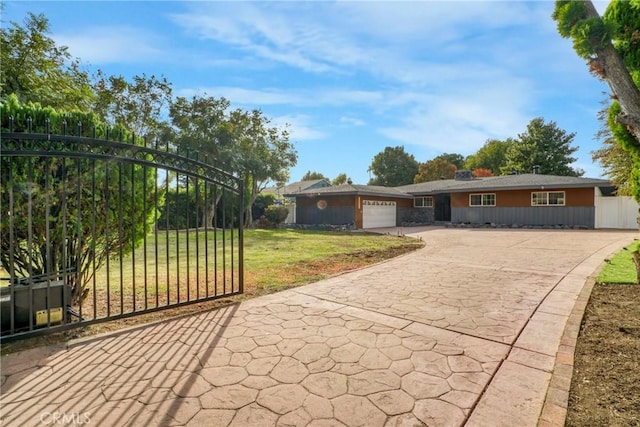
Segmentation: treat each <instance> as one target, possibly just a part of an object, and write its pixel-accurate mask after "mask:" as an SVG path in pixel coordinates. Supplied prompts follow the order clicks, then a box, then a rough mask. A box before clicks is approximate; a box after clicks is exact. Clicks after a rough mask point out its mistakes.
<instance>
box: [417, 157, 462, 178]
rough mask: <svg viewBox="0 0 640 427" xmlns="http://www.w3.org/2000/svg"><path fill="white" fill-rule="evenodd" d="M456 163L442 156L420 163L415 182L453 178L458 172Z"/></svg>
mask: <svg viewBox="0 0 640 427" xmlns="http://www.w3.org/2000/svg"><path fill="white" fill-rule="evenodd" d="M457 169H458V168H456V165H454V164H453V163H450V162H448V161H446V160H445V159H443V158H441V157H436V158H435V159H432V160H429V161H427V162H425V163H420V165H419V166H418V173H417V174H416V175H415V177H414V179H413V182H414V184H417V183H419V182H428V181H437V180H439V179H452V178H453V177H454V176H455V174H456V170H457Z"/></svg>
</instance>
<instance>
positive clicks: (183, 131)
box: [169, 96, 297, 226]
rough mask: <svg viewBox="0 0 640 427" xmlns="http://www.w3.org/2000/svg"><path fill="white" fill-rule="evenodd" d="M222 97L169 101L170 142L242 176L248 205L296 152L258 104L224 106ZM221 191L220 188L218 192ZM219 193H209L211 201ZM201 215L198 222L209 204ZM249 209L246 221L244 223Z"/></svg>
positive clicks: (280, 175) (280, 177) (284, 173)
mask: <svg viewBox="0 0 640 427" xmlns="http://www.w3.org/2000/svg"><path fill="white" fill-rule="evenodd" d="M229 107H230V103H229V101H228V100H226V99H225V98H215V97H209V96H194V97H193V98H191V99H186V98H183V97H179V98H177V99H176V101H175V102H174V103H172V105H171V107H170V112H169V114H170V117H171V120H172V124H173V126H174V127H175V132H176V137H175V143H176V144H177V145H178V147H180V149H182V150H183V152H184V153H185V154H186V155H191V156H195V155H196V154H197V155H198V156H199V158H200V160H204V161H206V162H208V163H212V164H214V165H216V166H218V167H219V168H220V169H223V170H225V171H230V172H233V173H234V174H236V175H237V176H239V177H240V178H242V179H243V180H244V182H245V187H246V190H247V193H246V194H245V197H244V200H245V207H246V208H248V207H250V206H251V205H252V204H253V202H254V201H255V198H256V197H257V195H258V194H259V193H260V191H262V190H263V189H264V188H265V187H266V185H267V184H268V183H269V182H286V181H287V180H288V174H289V169H290V168H291V167H293V166H295V164H296V162H297V153H296V151H295V148H294V146H293V145H292V144H291V143H290V142H289V134H288V132H287V130H286V129H284V130H282V129H279V128H277V127H274V126H270V120H269V119H268V118H267V117H265V116H264V115H263V113H262V112H261V111H259V110H253V111H244V110H241V109H236V110H233V111H229ZM218 194H219V195H221V193H218ZM218 200H219V197H216V198H213V203H214V204H217V202H218ZM206 211H207V216H204V215H203V216H202V218H203V221H204V222H205V223H204V224H203V225H205V226H208V225H211V224H212V220H213V215H214V212H215V206H211V207H208V209H207V210H206ZM251 221H252V217H251V214H250V211H248V215H247V218H246V223H247V224H250V223H251Z"/></svg>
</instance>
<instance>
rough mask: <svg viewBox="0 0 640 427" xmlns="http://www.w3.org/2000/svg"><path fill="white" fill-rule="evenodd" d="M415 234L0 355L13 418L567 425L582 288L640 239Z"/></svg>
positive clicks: (6, 411) (622, 235) (5, 421)
mask: <svg viewBox="0 0 640 427" xmlns="http://www.w3.org/2000/svg"><path fill="white" fill-rule="evenodd" d="M389 231H390V232H392V233H396V232H397V230H395V229H394V230H389ZM405 231H406V232H413V234H414V235H415V236H416V237H418V238H421V239H423V240H424V241H425V243H426V246H425V248H424V249H421V250H419V251H417V252H414V253H411V254H408V255H405V256H402V257H399V258H396V259H393V260H390V261H387V262H384V263H381V264H378V265H376V266H373V267H370V268H365V269H362V270H359V271H355V272H352V273H349V274H345V275H341V276H337V277H334V278H331V279H328V280H324V281H321V282H318V283H314V284H311V285H308V286H304V287H300V288H296V289H292V290H289V291H285V292H281V293H278V294H274V295H269V296H266V297H261V298H256V299H253V300H250V301H247V302H243V303H242V304H237V305H234V306H230V307H226V308H224V309H220V310H217V311H212V312H209V313H204V314H200V315H196V316H189V317H186V318H182V319H175V320H169V321H166V322H162V323H157V324H153V325H146V326H143V327H138V328H135V329H131V330H127V331H124V332H121V333H118V334H109V335H104V336H100V337H97V338H93V339H90V340H84V341H80V342H75V343H72V344H71V345H68V346H58V347H46V348H41V349H36V350H30V351H26V352H23V353H20V354H13V355H9V356H5V357H3V358H2V388H1V392H2V396H1V401H0V403H1V409H0V410H1V411H2V412H1V415H0V418H1V421H2V425H6V426H9V425H12V426H13V425H15V426H28V425H33V426H39V425H54V424H60V422H61V421H65V420H66V423H67V424H71V423H72V422H75V423H76V424H90V425H100V426H137V425H188V426H200V425H201V426H228V425H233V426H272V425H274V426H275V425H282V426H298V425H299V426H343V425H346V426H419V425H429V426H431V425H434V426H460V425H469V426H480V425H482V426H484V425H486V426H497V425H505V426H507V425H509V426H512V425H519V426H527V425H528V426H535V425H562V424H563V422H564V412H563V411H564V410H565V408H566V399H567V396H568V382H569V381H570V377H571V367H572V357H573V347H574V346H575V339H576V335H577V328H578V326H579V323H580V317H581V315H582V310H583V309H584V305H585V304H586V299H587V297H588V291H589V288H588V287H586V288H585V282H587V283H588V280H587V279H588V277H589V276H590V275H591V274H592V273H593V272H594V270H595V269H596V268H597V267H598V266H599V265H600V264H601V263H602V261H603V259H604V258H605V257H607V256H609V255H610V254H611V253H613V252H615V251H616V250H618V249H619V248H621V247H622V246H623V245H626V244H627V243H629V242H630V241H631V240H632V239H633V238H634V237H637V233H632V232H616V231H561V230H476V229H442V228H428V229H422V230H416V229H406V230H405ZM567 331H568V332H567ZM70 420H71V422H70Z"/></svg>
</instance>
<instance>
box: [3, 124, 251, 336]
mask: <svg viewBox="0 0 640 427" xmlns="http://www.w3.org/2000/svg"><path fill="white" fill-rule="evenodd" d="M30 131H31V129H25V131H24V132H14V131H12V129H9V131H3V132H2V134H1V147H0V150H1V151H0V179H1V187H0V213H1V216H0V225H1V229H0V266H1V269H0V293H1V294H0V302H1V308H0V311H1V317H2V334H1V339H2V340H3V341H4V340H8V339H14V338H18V337H24V336H30V335H33V334H37V333H44V332H51V331H58V330H62V329H67V328H72V327H77V326H82V325H87V324H90V323H95V322H101V321H105V320H110V319H116V318H122V317H127V316H132V315H136V314H141V313H145V312H149V311H153V310H160V309H164V308H168V307H175V306H178V305H183V304H189V303H194V302H199V301H203V300H208V299H214V298H220V297H224V296H230V295H235V294H239V293H242V291H243V229H242V225H243V194H244V189H243V183H242V181H241V180H240V179H238V178H236V177H234V176H233V175H231V174H229V173H227V172H225V171H222V170H220V169H218V168H216V167H214V166H212V165H210V164H208V162H205V161H199V160H197V159H194V158H189V157H187V156H184V155H179V154H176V153H175V152H172V151H171V150H170V149H169V148H166V147H165V148H164V149H160V148H159V147H158V143H157V142H155V143H154V144H148V143H147V142H144V143H141V142H139V140H137V139H136V138H135V137H132V141H130V142H122V141H112V140H109V138H108V134H107V139H96V138H95V137H83V136H74V135H70V134H67V132H66V126H65V129H64V132H62V133H61V134H53V133H50V132H49V129H48V126H47V131H46V132H44V133H32V132H30ZM77 134H78V135H82V130H81V128H80V127H79V128H78V132H77ZM94 135H95V133H94ZM136 142H138V144H136ZM167 146H168V144H167Z"/></svg>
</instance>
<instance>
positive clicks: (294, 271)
mask: <svg viewBox="0 0 640 427" xmlns="http://www.w3.org/2000/svg"><path fill="white" fill-rule="evenodd" d="M422 246H424V245H423V244H422V243H421V242H420V243H418V242H417V241H416V242H414V243H411V244H406V245H400V246H395V247H391V248H388V249H385V250H383V251H373V250H363V251H359V252H354V253H351V254H347V255H334V256H331V257H327V258H325V259H324V260H321V261H314V262H304V263H292V264H289V265H286V266H282V267H278V270H277V271H275V272H274V274H276V275H277V277H278V282H279V284H272V285H260V284H258V283H257V282H256V280H255V279H256V278H255V277H251V275H249V274H247V275H245V288H244V294H243V295H238V296H235V297H229V298H222V299H218V300H212V301H205V302H201V303H195V304H190V305H186V306H182V307H177V308H169V309H165V310H161V311H156V312H152V313H147V314H141V315H138V316H133V317H129V318H126V319H120V320H112V321H108V322H104V323H97V324H94V325H90V326H86V327H83V328H78V329H72V330H69V331H65V332H59V333H54V334H50V335H44V336H40V337H33V338H27V339H24V340H20V341H14V342H8V343H5V344H3V345H2V348H1V349H0V353H1V354H3V355H4V354H8V353H14V352H16V351H22V350H26V349H29V348H34V347H40V346H45V345H52V344H58V343H62V342H65V341H69V340H71V339H75V338H82V337H88V336H91V335H96V334H99V333H104V332H112V331H117V330H121V329H124V328H129V327H134V326H139V325H142V324H145V323H150V322H155V321H160V320H167V319H170V318H177V317H182V316H189V315H193V314H197V313H201V312H205V311H210V310H214V309H216V308H220V307H223V306H227V305H230V304H235V303H238V302H241V301H243V300H246V299H249V298H254V297H256V296H260V295H266V294H270V293H273V292H277V291H281V290H284V289H288V288H293V287H297V286H301V285H304V284H307V283H311V282H314V281H318V280H322V279H325V278H327V277H331V276H335V275H338V274H343V273H346V272H349V271H352V270H356V269H359V268H363V267H366V266H369V265H372V264H376V263H378V262H382V261H385V260H387V259H391V258H394V257H397V256H400V255H403V254H406V253H409V252H412V251H415V250H416V249H419V248H421V247H422ZM174 298H175V297H174Z"/></svg>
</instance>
